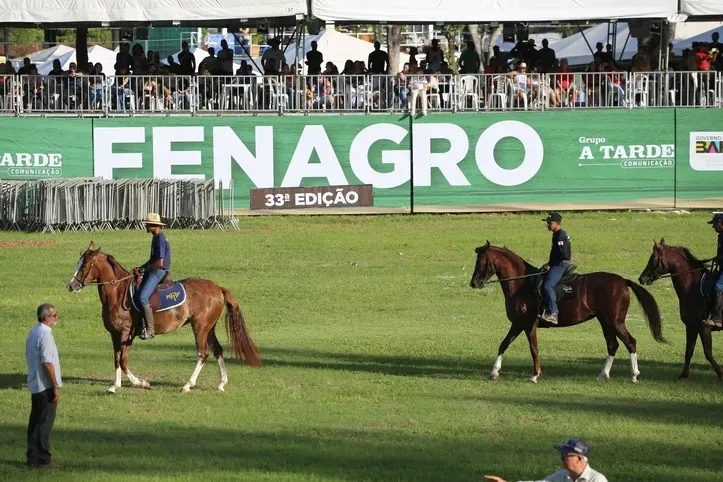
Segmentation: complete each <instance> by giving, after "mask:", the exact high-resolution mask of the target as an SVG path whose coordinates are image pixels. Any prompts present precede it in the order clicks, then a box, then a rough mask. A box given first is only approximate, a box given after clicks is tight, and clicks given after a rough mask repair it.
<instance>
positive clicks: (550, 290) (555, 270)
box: [542, 261, 570, 313]
mask: <svg viewBox="0 0 723 482" xmlns="http://www.w3.org/2000/svg"><path fill="white" fill-rule="evenodd" d="M568 266H570V262H569V261H563V262H562V263H560V264H558V265H557V266H551V267H550V271H548V272H547V274H546V275H545V284H544V285H543V290H542V291H543V294H544V297H545V305H546V306H547V311H549V312H550V313H557V311H558V310H557V298H556V296H555V285H556V284H557V283H558V282H559V281H560V278H562V274H563V273H564V272H565V270H566V269H567V267H568Z"/></svg>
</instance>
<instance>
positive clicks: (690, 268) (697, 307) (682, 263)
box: [638, 238, 723, 378]
mask: <svg viewBox="0 0 723 482" xmlns="http://www.w3.org/2000/svg"><path fill="white" fill-rule="evenodd" d="M705 273H707V274H708V275H710V272H709V271H708V270H707V268H706V264H705V262H703V261H701V260H699V259H697V258H696V257H695V256H693V254H692V253H691V252H690V251H688V249H687V248H684V247H682V246H669V245H667V244H665V239H662V238H661V239H660V243H656V242H655V241H653V253H652V254H651V255H650V259H649V260H648V265H647V266H646V267H645V269H644V270H643V272H642V273H641V274H640V278H638V281H640V282H641V283H642V284H645V285H651V284H653V282H654V281H655V280H657V279H659V278H661V277H662V276H670V279H671V280H672V281H673V287H674V288H675V293H676V294H677V295H678V301H679V303H680V319H681V321H682V322H683V324H684V325H685V365H684V366H683V373H681V374H680V378H688V375H689V374H690V359H691V358H693V351H694V350H695V343H696V341H697V338H698V337H699V336H700V342H701V344H702V345H703V352H704V353H705V358H706V359H707V360H708V362H709V363H710V365H711V366H712V367H713V370H715V372H716V374H717V375H718V378H723V370H721V367H720V366H719V365H718V363H717V362H716V361H715V358H713V340H712V337H711V329H710V327H708V326H707V325H705V324H703V320H704V319H705V318H706V316H707V315H708V298H707V296H704V295H703V294H702V291H703V290H701V282H702V280H703V275H704V274H705ZM713 331H718V330H717V329H716V330H713Z"/></svg>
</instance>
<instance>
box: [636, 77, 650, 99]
mask: <svg viewBox="0 0 723 482" xmlns="http://www.w3.org/2000/svg"><path fill="white" fill-rule="evenodd" d="M649 86H650V81H649V78H648V74H641V73H639V72H635V73H633V101H634V102H635V105H640V106H641V107H647V106H648V96H649V90H650V87H649ZM638 96H640V103H638V101H637V97H638Z"/></svg>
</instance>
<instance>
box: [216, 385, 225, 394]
mask: <svg viewBox="0 0 723 482" xmlns="http://www.w3.org/2000/svg"><path fill="white" fill-rule="evenodd" d="M217 389H218V391H219V392H225V391H226V389H225V388H224V387H223V385H219V386H218V388H217Z"/></svg>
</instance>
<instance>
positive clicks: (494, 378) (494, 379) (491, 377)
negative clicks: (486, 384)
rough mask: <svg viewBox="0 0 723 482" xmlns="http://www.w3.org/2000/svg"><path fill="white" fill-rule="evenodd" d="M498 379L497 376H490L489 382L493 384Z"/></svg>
mask: <svg viewBox="0 0 723 482" xmlns="http://www.w3.org/2000/svg"><path fill="white" fill-rule="evenodd" d="M498 378H499V377H498V376H497V375H490V380H491V381H493V382H494V381H496V380H497V379H498Z"/></svg>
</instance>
